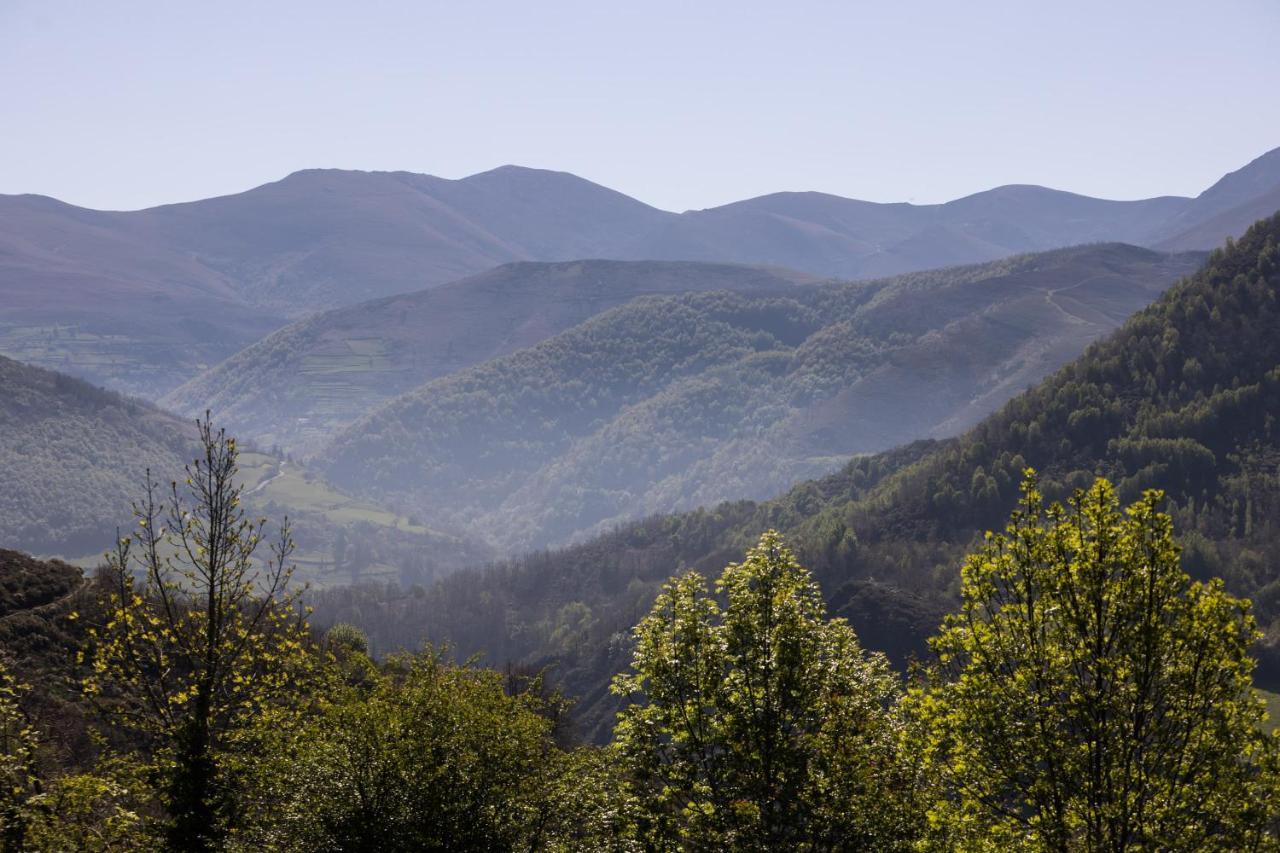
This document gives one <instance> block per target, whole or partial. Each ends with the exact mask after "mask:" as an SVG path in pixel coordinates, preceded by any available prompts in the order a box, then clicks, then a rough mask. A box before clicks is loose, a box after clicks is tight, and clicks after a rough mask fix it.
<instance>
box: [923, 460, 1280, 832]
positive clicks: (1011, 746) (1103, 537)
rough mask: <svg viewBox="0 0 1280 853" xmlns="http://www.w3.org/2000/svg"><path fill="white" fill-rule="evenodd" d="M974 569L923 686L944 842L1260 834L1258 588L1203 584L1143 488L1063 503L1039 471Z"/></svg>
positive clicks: (966, 575)
mask: <svg viewBox="0 0 1280 853" xmlns="http://www.w3.org/2000/svg"><path fill="white" fill-rule="evenodd" d="M1023 492H1024V494H1023V499H1022V502H1021V504H1020V506H1019V508H1018V509H1017V511H1015V512H1014V514H1013V516H1012V519H1011V521H1010V523H1009V525H1008V528H1007V530H1006V532H1005V533H1004V534H1002V535H991V536H989V537H988V538H987V540H986V542H985V543H984V544H983V545H982V546H981V547H980V548H979V549H978V550H977V551H976V552H975V553H974V554H973V555H972V556H970V557H969V558H968V560H967V561H966V562H965V564H964V569H963V583H962V605H961V609H960V612H959V613H956V614H954V615H951V616H949V617H948V618H947V621H946V624H945V626H944V628H943V630H942V632H941V634H939V636H937V637H936V638H935V639H934V640H933V641H932V644H933V647H934V649H935V650H936V652H937V655H938V665H937V668H936V671H935V672H933V673H932V675H931V676H930V678H929V679H928V683H927V684H925V685H923V686H921V687H919V688H916V689H915V690H914V691H913V694H912V697H911V702H910V705H911V707H912V708H913V709H914V715H915V719H914V724H915V727H916V729H917V737H918V741H919V744H918V748H919V750H920V754H921V755H922V756H923V759H924V767H923V774H924V777H925V778H927V779H930V780H932V781H933V782H934V783H935V784H936V786H937V789H938V795H937V799H936V800H935V801H934V805H933V807H932V809H931V813H930V822H931V825H932V826H933V827H934V829H935V830H936V832H937V835H938V836H939V838H940V839H941V840H942V842H943V843H942V846H943V847H944V848H946V849H951V848H952V847H953V846H955V845H959V846H961V847H965V848H980V849H1002V850H1011V849H1024V848H1025V849H1035V850H1042V849H1052V850H1129V849H1142V850H1153V849H1161V850H1193V849H1194V850H1206V849H1220V850H1240V849H1252V848H1253V847H1254V845H1255V844H1256V843H1257V839H1258V836H1259V833H1260V832H1261V831H1262V830H1263V828H1264V821H1265V817H1266V816H1267V815H1266V810H1265V809H1264V805H1265V804H1264V803H1263V802H1262V801H1261V800H1260V799H1259V797H1258V792H1257V791H1256V790H1255V786H1256V785H1257V783H1258V778H1257V777H1258V775H1259V766H1260V764H1261V763H1263V762H1265V760H1266V759H1267V754H1268V752H1269V751H1272V750H1274V748H1275V747H1274V746H1273V744H1272V743H1271V740H1272V739H1271V737H1270V736H1269V735H1265V734H1263V733H1262V731H1261V721H1262V717H1263V703H1262V701H1261V700H1260V699H1259V698H1258V697H1256V696H1255V695H1254V693H1253V691H1252V669H1253V660H1252V659H1251V658H1250V657H1249V646H1250V644H1251V643H1252V642H1253V641H1254V640H1255V639H1256V638H1257V631H1256V629H1255V627H1254V624H1253V619H1252V617H1251V616H1250V615H1249V607H1248V603H1247V602H1243V601H1241V600H1239V599H1235V598H1232V597H1231V596H1230V595H1228V594H1227V593H1226V592H1225V591H1224V590H1223V587H1222V583H1221V581H1218V580H1214V581H1212V582H1209V583H1199V582H1192V581H1191V579H1190V578H1189V577H1188V576H1187V575H1186V574H1185V573H1184V572H1183V571H1182V569H1181V567H1180V566H1179V562H1178V552H1179V549H1178V546H1177V545H1176V544H1175V542H1174V539H1173V532H1172V531H1173V523H1172V520H1171V519H1170V518H1169V516H1168V515H1166V514H1164V513H1162V512H1160V511H1159V502H1160V499H1161V495H1160V493H1159V492H1156V491H1148V492H1147V493H1145V494H1144V495H1143V496H1142V497H1141V498H1140V499H1139V500H1138V502H1136V503H1135V504H1133V505H1132V506H1130V507H1129V508H1128V509H1127V510H1125V511H1123V512H1122V511H1121V510H1120V508H1119V502H1118V501H1117V499H1116V496H1115V491H1114V489H1113V487H1112V486H1111V484H1110V483H1108V482H1107V481H1106V480H1102V479H1100V480H1098V481H1097V482H1096V483H1095V484H1094V485H1093V486H1092V487H1090V488H1089V489H1088V490H1087V491H1078V492H1077V493H1076V494H1075V495H1074V496H1073V497H1072V498H1071V500H1070V502H1069V504H1068V506H1067V507H1066V508H1063V507H1062V506H1060V505H1058V504H1053V505H1050V506H1048V507H1046V506H1045V504H1044V501H1043V499H1042V497H1041V496H1040V493H1039V492H1038V491H1037V484H1036V481H1035V479H1034V478H1031V479H1028V480H1027V481H1026V482H1025V483H1024V485H1023Z"/></svg>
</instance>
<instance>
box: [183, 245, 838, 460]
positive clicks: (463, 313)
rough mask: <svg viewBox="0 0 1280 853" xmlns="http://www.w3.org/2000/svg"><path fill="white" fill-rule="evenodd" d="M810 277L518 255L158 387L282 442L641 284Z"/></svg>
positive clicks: (648, 291)
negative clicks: (172, 385) (560, 260)
mask: <svg viewBox="0 0 1280 853" xmlns="http://www.w3.org/2000/svg"><path fill="white" fill-rule="evenodd" d="M812 280H813V277H812V276H808V275H805V274H803V273H796V272H791V271H788V270H772V269H763V268H757V267H745V266H735V265H732V264H698V263H675V262H660V261H589V260H588V261H572V262H567V263H533V262H523V263H515V264H505V265H503V266H501V267H498V268H497V269H494V270H490V271H489V272H486V273H481V274H480V275H476V276H471V277H469V278H465V279H463V280H461V281H456V282H453V283H451V284H446V285H443V286H441V287H436V288H432V289H430V290H421V291H417V292H415V293H408V294H403V295H400V296H392V297H388V298H386V299H377V300H373V301H371V302H361V303H359V304H358V305H353V306H349V307H346V308H339V309H336V310H334V311H328V312H325V313H322V314H318V315H316V316H314V317H309V318H307V319H305V320H301V321H299V322H297V323H294V324H292V325H290V326H286V327H285V328H283V329H281V330H279V331H277V332H275V333H274V334H271V335H269V336H267V337H266V338H265V339H263V340H261V341H259V342H258V343H255V344H254V345H252V346H250V347H248V348H246V349H244V350H243V351H241V352H239V353H237V354H236V355H235V356H234V357H233V358H230V359H228V360H227V361H225V362H223V363H222V364H220V365H218V366H217V367H215V368H213V369H212V370H209V371H206V372H205V373H202V374H200V375H199V376H197V377H196V378H195V379H193V380H191V381H190V382H188V383H186V384H185V385H183V386H182V387H181V388H178V389H176V390H174V391H173V392H171V393H170V394H168V395H166V396H165V397H164V398H163V399H162V400H161V404H162V405H164V406H166V407H168V408H171V409H173V410H175V411H178V412H181V413H183V414H188V415H191V416H193V417H194V416H195V415H198V414H200V413H202V412H204V411H205V410H206V409H212V411H213V414H214V417H216V418H217V419H218V421H219V422H220V423H223V424H225V425H226V426H227V427H228V428H229V429H231V430H232V431H234V432H235V433H236V434H238V435H241V436H246V437H252V438H253V439H254V440H256V441H257V442H259V443H260V444H264V445H278V446H280V447H281V448H283V449H284V450H286V451H288V452H290V453H299V452H302V453H305V452H307V451H309V450H314V449H315V448H316V447H317V446H318V445H320V444H322V443H323V442H325V441H326V440H328V439H329V438H331V437H332V436H333V435H334V433H336V432H337V431H338V430H339V429H340V428H342V427H345V426H347V425H348V424H350V423H352V422H353V421H355V420H358V419H359V418H361V417H363V416H364V415H365V414H367V413H368V412H369V411H370V410H372V409H374V408H376V407H377V406H379V405H380V404H382V403H384V402H386V401H387V400H389V399H391V398H392V397H395V396H396V395H397V394H400V393H403V392H405V391H409V390H412V389H413V388H416V387H418V386H419V385H422V384H423V383H425V382H428V381H430V380H432V379H436V378H438V377H441V376H445V375H448V374H450V373H453V372H455V371H458V370H462V369H464V368H467V367H470V366H472V365H474V364H479V363H480V362H483V361H487V360H489V359H492V358H497V357H500V356H503V355H507V354H510V353H512V352H515V351H516V350H520V349H524V348H525V347H530V346H533V345H535V344H537V343H539V342H540V341H542V340H545V339H546V338H549V337H551V336H552V335H555V334H557V333H559V332H562V331H564V330H565V329H568V328H570V327H571V326H576V325H577V324H579V323H581V322H583V321H585V320H587V319H589V318H591V317H593V316H595V315H596V314H599V313H601V312H602V311H606V310H608V309H609V308H613V307H616V306H618V305H622V304H623V303H625V302H629V301H630V300H632V299H634V298H636V297H638V296H644V295H653V294H673V293H686V292H697V291H706V290H726V291H739V292H743V291H745V292H749V293H754V292H762V291H785V290H788V289H789V288H790V287H791V286H792V285H793V284H798V283H801V282H808V281H812Z"/></svg>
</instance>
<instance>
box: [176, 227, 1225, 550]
mask: <svg viewBox="0 0 1280 853" xmlns="http://www.w3.org/2000/svg"><path fill="white" fill-rule="evenodd" d="M1202 258H1203V255H1201V254H1199V253H1195V254H1185V253H1184V254H1180V255H1164V254H1161V253H1158V252H1154V251H1151V250H1148V249H1141V248H1137V247H1134V246H1126V245H1122V244H1099V245H1093V246H1085V247H1079V248H1073V249H1059V250H1055V251H1051V252H1045V253H1038V254H1030V255H1019V256H1016V257H1013V258H1007V259H1004V260H1000V261H993V262H989V263H987V264H983V265H977V266H968V267H953V268H947V269H942V270H935V271H931V272H922V273H911V274H908V275H904V276H899V277H895V278H889V279H879V280H875V281H871V282H852V283H844V284H839V283H834V284H821V285H797V284H795V283H793V282H791V281H789V280H785V279H775V278H773V277H770V276H766V275H762V274H759V273H757V274H755V275H754V276H753V277H752V278H751V279H750V280H751V281H752V282H755V283H756V284H757V285H759V286H766V285H769V284H770V283H771V282H772V284H773V288H772V291H771V292H770V291H769V290H768V289H767V288H766V290H765V292H761V291H759V290H752V289H750V288H742V289H739V290H738V292H725V291H724V290H718V291H717V292H709V293H705V292H704V293H686V294H682V295H676V296H650V297H644V298H640V299H635V300H633V301H630V302H628V303H627V304H625V305H622V306H620V307H618V308H614V309H612V310H609V311H606V312H604V313H601V314H598V315H597V316H595V317H594V318H592V319H590V320H588V321H586V322H584V323H582V324H580V325H576V326H574V327H572V328H570V329H568V330H567V331H564V332H562V333H560V334H558V335H555V336H554V337H548V338H547V339H546V340H544V341H542V342H541V343H538V344H537V345H536V346H532V347H529V348H526V349H522V350H519V351H517V352H515V353H512V354H511V355H506V356H502V357H500V358H496V359H492V360H488V361H484V362H483V363H479V364H477V365H476V366H474V367H469V368H466V369H463V370H459V371H457V372H454V373H452V374H450V375H445V376H442V377H441V378H438V379H435V380H433V381H430V382H427V383H426V384H423V385H422V386H421V387H418V388H416V389H413V390H410V391H408V392H406V393H403V394H401V395H400V396H398V397H395V398H394V399H391V400H390V402H387V403H386V405H384V406H383V407H381V408H378V409H374V410H373V411H372V413H371V414H369V415H368V416H367V417H365V418H363V419H361V420H359V421H357V422H356V423H354V424H353V425H351V426H350V427H348V428H347V429H346V430H345V431H343V432H341V433H340V434H338V435H337V437H336V438H335V439H334V440H333V442H332V443H331V444H330V445H327V446H323V447H322V448H321V449H320V450H319V451H318V452H317V453H316V454H315V455H314V457H313V458H312V460H311V462H312V464H314V465H315V466H316V467H317V469H318V470H322V471H324V472H326V475H327V476H328V477H329V478H330V479H331V480H332V481H333V482H335V483H338V484H340V485H341V486H343V487H344V488H346V489H348V490H350V491H352V492H353V493H356V494H363V495H365V496H367V497H369V498H372V499H375V500H378V501H381V502H385V503H387V504H388V505H391V506H396V507H400V508H401V511H402V512H405V513H410V514H414V515H417V516H419V517H422V518H428V519H432V520H433V522H434V523H436V524H439V525H441V526H443V527H444V528H445V529H452V530H457V531H460V532H465V534H466V535H468V536H470V537H473V538H478V539H482V540H487V541H488V542H490V543H492V544H493V545H494V546H495V547H497V548H499V549H500V550H503V551H507V552H511V551H516V550H521V549H528V548H534V547H542V546H545V545H549V544H555V543H562V542H565V541H570V540H573V539H576V538H579V537H581V536H584V535H587V534H590V533H594V532H599V531H601V530H604V529H607V528H608V527H610V526H612V525H615V524H617V523H619V522H623V521H627V520H629V519H632V518H636V517H639V516H642V515H646V514H649V513H654V512H669V511H671V510H672V509H688V508H692V507H695V506H700V505H711V504H714V503H717V502H719V501H722V500H727V499H731V498H764V497H768V496H770V495H773V494H777V493H778V492H781V491H782V490H784V489H785V488H787V487H788V486H789V485H790V484H792V483H794V482H796V481H797V480H799V479H803V478H806V477H814V476H819V475H821V474H823V473H826V472H828V471H830V470H832V469H834V468H836V467H837V466H839V465H840V464H842V462H843V461H845V460H846V459H848V458H849V457H850V456H852V455H854V454H859V453H871V452H876V451H880V450H884V449H887V448H889V447H892V446H894V445H896V444H900V443H902V442H905V441H911V440H913V439H918V438H925V437H938V436H949V435H954V434H956V433H957V432H960V431H961V430H963V429H964V428H966V427H968V426H969V425H971V424H973V423H975V422H976V421H977V420H979V419H980V418H981V417H983V416H984V415H986V414H988V413H989V412H991V411H993V410H994V409H996V408H997V407H999V406H1000V405H1001V404H1003V403H1004V402H1005V401H1006V400H1008V399H1009V398H1010V397H1011V396H1013V395H1014V394H1016V393H1018V392H1019V391H1021V390H1022V389H1024V388H1026V387H1027V386H1028V385H1031V384H1033V383H1034V382H1036V381H1038V380H1040V379H1041V378H1042V377H1044V376H1045V375H1046V374H1048V373H1050V372H1051V371H1053V370H1055V369H1056V368H1057V367H1059V366H1060V365H1061V364H1063V363H1065V362H1067V361H1068V360H1070V359H1071V358H1074V357H1075V356H1077V355H1078V354H1079V353H1080V352H1081V351H1083V350H1084V349H1085V347H1086V346H1087V345H1088V344H1089V343H1090V342H1091V341H1093V340H1095V339H1096V338H1098V337H1100V336H1101V335H1103V334H1105V333H1107V332H1109V331H1111V330H1112V329H1114V328H1116V327H1117V326H1119V325H1120V324H1121V323H1122V322H1124V320H1125V319H1126V318H1127V317H1129V315H1131V314H1132V313H1133V312H1134V311H1137V310H1138V309H1140V308H1142V307H1143V306H1145V305H1147V304H1148V303H1150V302H1151V301H1152V300H1153V299H1155V298H1156V297H1157V296H1158V295H1159V294H1160V293H1161V292H1162V291H1163V290H1164V289H1165V288H1167V287H1169V286H1170V285H1172V284H1173V283H1174V282H1175V281H1177V280H1178V278H1180V277H1181V276H1184V275H1187V274H1190V273H1191V272H1193V271H1194V270H1195V269H1196V267H1197V266H1198V265H1199V263H1200V261H1201V260H1202ZM583 268H584V269H585V270H589V271H591V272H592V273H593V274H594V275H596V276H600V277H601V278H602V280H603V282H604V283H605V284H606V285H607V284H608V282H610V281H611V280H613V279H614V278H615V277H616V278H617V279H618V280H619V286H618V287H617V288H609V287H607V286H606V287H605V288H604V289H606V290H608V289H616V290H618V291H622V290H626V289H628V288H634V287H635V285H636V283H637V282H640V281H645V280H648V277H649V276H651V275H652V274H653V273H654V272H655V269H654V268H653V266H652V265H639V267H638V268H633V267H632V266H631V265H628V264H624V263H612V264H590V265H585V266H584V267H583ZM658 269H661V270H663V271H665V273H666V274H667V275H672V274H675V273H677V272H679V271H681V270H684V267H673V266H672V265H667V266H660V267H658ZM685 271H686V272H689V273H691V274H692V277H694V278H698V277H701V280H703V281H707V280H709V277H710V276H711V274H712V273H713V272H715V271H716V270H708V269H694V270H685ZM530 272H532V270H531V271H530ZM566 272H567V271H566V270H565V269H563V268H560V267H556V268H553V269H543V270H541V273H542V274H543V276H545V277H549V278H551V279H552V280H553V281H562V280H563V277H564V275H565V273H566ZM720 272H721V273H723V272H724V271H723V270H720ZM572 279H573V280H574V281H576V287H577V288H579V289H580V290H582V291H588V288H587V287H586V285H587V282H588V280H589V277H588V276H584V275H582V273H581V271H579V272H578V273H576V274H574V275H573V276H572ZM498 281H501V282H503V283H505V284H511V283H512V280H511V278H510V276H500V277H499V278H498ZM624 283H626V284H625V285H624ZM473 286H474V285H473ZM454 287H459V286H451V287H450V288H444V289H442V290H451V289H453V288H454ZM439 293H441V290H437V291H428V292H427V294H425V295H424V296H422V297H414V299H415V301H416V302H417V303H418V304H421V303H422V302H424V301H426V302H430V301H431V299H430V297H432V296H434V295H436V294H439ZM402 299H403V298H397V299H396V300H392V301H391V302H390V303H385V304H379V305H378V306H377V308H378V310H377V311H375V312H373V315H374V316H375V317H378V316H381V320H380V321H379V326H378V328H385V329H388V330H394V329H396V328H398V324H397V323H396V321H395V311H394V310H392V311H390V312H387V310H386V309H387V307H388V306H390V305H395V304H396V302H398V301H401V300H402ZM336 314H337V315H338V317H337V318H333V319H329V318H330V315H325V316H324V317H322V318H319V321H317V322H319V323H320V325H321V331H320V332H319V334H314V335H312V334H306V335H301V334H300V335H299V336H298V338H297V339H295V342H297V341H299V340H300V341H302V342H306V343H307V344H308V347H309V348H308V349H304V350H303V351H302V353H301V355H300V356H298V355H291V354H290V349H289V346H288V343H289V341H287V340H286V341H285V342H282V343H281V345H280V347H278V348H277V347H268V346H264V348H263V351H262V352H260V353H257V354H256V356H255V357H254V358H246V359H245V360H244V361H240V360H238V359H237V360H236V361H235V364H234V369H232V370H231V371H230V372H229V375H228V377H227V378H228V380H230V381H231V382H234V381H236V380H238V379H240V378H241V377H244V387H245V388H247V389H250V390H253V391H257V392H258V393H256V394H249V395H247V402H246V403H245V404H244V405H243V406H242V405H241V399H243V398H237V397H235V396H234V395H230V394H229V395H225V396H220V397H219V402H220V403H223V404H224V405H225V409H226V410H227V411H232V412H236V413H237V414H238V416H239V417H240V418H241V419H242V421H244V422H246V423H248V422H249V421H248V420H247V419H249V418H257V419H258V422H263V421H268V422H269V421H271V420H272V419H273V418H276V419H278V418H279V416H280V415H281V414H284V415H287V414H288V413H289V407H288V406H285V405H282V404H281V403H282V402H283V401H287V400H289V399H290V395H291V389H292V388H294V387H297V386H299V385H302V386H303V393H304V394H305V393H306V386H305V383H304V381H303V379H301V378H299V377H297V376H296V375H291V374H290V372H288V371H286V372H285V373H284V375H283V376H276V377H273V376H271V370H272V369H273V368H275V367H277V366H279V365H290V364H292V365H294V366H295V369H296V366H297V365H307V364H312V365H317V367H316V368H315V369H320V370H323V369H324V365H326V364H332V363H333V362H326V361H325V360H324V359H323V357H322V356H321V355H320V353H323V352H324V351H325V350H326V349H327V348H330V347H332V345H334V344H339V345H340V344H341V343H342V338H341V335H342V334H347V332H345V331H342V330H343V328H344V321H346V322H352V321H355V320H357V319H366V318H368V317H369V316H370V313H369V312H355V311H352V310H351V309H347V310H344V311H340V312H336ZM446 316H448V315H446ZM462 316H464V317H465V316H466V315H465V313H463V314H462ZM530 316H531V317H533V318H535V319H536V317H537V315H536V314H532V315H530ZM437 325H440V324H437ZM306 328H307V324H303V331H305V330H306ZM358 328H364V329H365V331H359V332H358V334H360V335H366V334H368V329H367V327H358ZM335 329H336V330H338V334H337V335H336V336H335V335H334V334H333V330H335ZM458 331H459V332H460V333H461V335H463V336H469V337H471V338H472V341H471V348H472V351H475V350H493V349H496V348H497V344H500V343H502V342H504V341H505V339H506V334H505V327H503V326H501V325H500V326H499V328H498V330H497V332H498V333H495V330H494V329H480V328H477V327H474V326H472V325H471V324H470V323H469V322H467V321H462V323H461V324H460V328H459V330H458ZM395 334H396V333H395V332H390V333H389V335H388V339H389V340H392V341H394V336H395ZM273 337H275V336H273ZM335 337H337V340H334V338H335ZM442 337H443V340H445V341H453V340H454V338H453V336H452V335H449V334H445V335H443V336H442ZM361 340H365V339H364V338H362V339H361ZM367 340H368V343H367V344H366V346H373V345H374V344H375V343H376V342H377V341H378V340H379V339H378V338H376V337H375V336H373V335H370V336H369V338H368V339H367ZM270 342H271V339H268V343H270ZM347 347H348V351H346V352H344V353H342V355H340V356H339V357H338V359H337V362H338V363H349V362H351V361H352V360H360V361H361V362H362V366H363V365H370V364H371V365H373V366H374V367H375V370H374V371H372V372H368V373H365V374H347V375H352V376H353V378H354V381H357V382H362V383H363V386H364V387H363V389H361V393H360V394H352V396H351V397H350V399H351V400H354V401H357V402H364V401H368V400H370V398H371V397H372V396H373V394H374V393H375V392H376V391H377V390H379V389H378V388H375V387H374V385H373V383H372V382H371V381H369V380H370V378H371V377H378V376H381V375H383V374H380V373H378V372H377V371H376V367H378V366H379V365H380V366H382V367H383V368H386V367H387V366H388V365H391V366H394V364H395V363H396V362H397V361H398V362H399V363H402V364H403V363H405V362H406V361H410V360H411V358H410V357H406V356H404V355H401V356H399V357H398V358H397V359H396V360H394V361H393V360H392V359H382V360H381V362H379V360H378V358H376V357H375V354H373V353H365V354H364V355H359V354H357V353H354V352H351V351H349V350H350V349H351V342H350V341H349V340H348V341H347ZM459 349H461V347H459ZM281 350H283V351H281ZM432 351H433V350H432V349H431V348H428V352H432ZM246 355H247V354H246ZM402 372H403V371H402ZM340 376H341V374H339V377H340ZM339 381H341V380H339ZM313 387H314V386H313ZM330 387H332V386H330ZM327 399H328V398H325V397H321V398H319V399H318V400H316V401H315V402H313V403H312V405H313V406H316V407H318V406H320V405H324V403H325V402H326V400H327ZM277 401H281V402H277ZM198 405H199V403H198V399H197V398H196V397H195V396H193V397H192V399H191V400H190V401H189V402H188V403H187V407H188V408H192V407H196V406H198ZM222 411H223V408H222V407H220V408H219V409H217V410H215V414H218V415H219V416H221V412H222ZM330 411H332V410H330ZM350 411H351V410H350V409H348V416H349V413H350ZM276 422H277V423H278V422H279V421H278V420H277V421H276Z"/></svg>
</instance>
